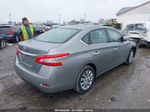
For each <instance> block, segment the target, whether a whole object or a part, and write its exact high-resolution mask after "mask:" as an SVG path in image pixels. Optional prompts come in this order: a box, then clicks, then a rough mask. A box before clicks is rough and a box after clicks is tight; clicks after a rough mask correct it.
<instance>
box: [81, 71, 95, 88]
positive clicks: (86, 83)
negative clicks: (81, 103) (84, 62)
mask: <svg viewBox="0 0 150 112" xmlns="http://www.w3.org/2000/svg"><path fill="white" fill-rule="evenodd" d="M93 79H94V75H93V72H92V71H91V70H86V71H84V72H83V73H82V76H81V80H80V86H81V89H83V90H87V89H89V88H90V87H91V85H92V83H93Z"/></svg>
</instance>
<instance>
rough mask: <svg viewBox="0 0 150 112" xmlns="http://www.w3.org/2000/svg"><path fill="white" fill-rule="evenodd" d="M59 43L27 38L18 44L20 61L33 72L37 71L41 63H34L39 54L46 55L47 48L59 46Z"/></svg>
mask: <svg viewBox="0 0 150 112" xmlns="http://www.w3.org/2000/svg"><path fill="white" fill-rule="evenodd" d="M60 46H61V44H55V43H47V42H42V41H37V40H34V39H32V40H27V41H24V42H20V43H19V44H18V49H19V52H20V53H19V60H20V63H21V64H22V65H23V66H24V67H25V68H27V69H29V70H31V71H33V72H39V70H40V68H41V65H40V64H38V63H35V62H34V61H35V59H36V57H37V56H39V55H46V54H47V53H48V52H49V50H51V49H54V48H56V47H60Z"/></svg>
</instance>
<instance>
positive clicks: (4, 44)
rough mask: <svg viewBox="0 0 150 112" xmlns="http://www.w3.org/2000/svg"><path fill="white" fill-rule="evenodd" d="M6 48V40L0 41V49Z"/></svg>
mask: <svg viewBox="0 0 150 112" xmlns="http://www.w3.org/2000/svg"><path fill="white" fill-rule="evenodd" d="M5 47H6V40H1V42H0V48H1V49H3V48H5Z"/></svg>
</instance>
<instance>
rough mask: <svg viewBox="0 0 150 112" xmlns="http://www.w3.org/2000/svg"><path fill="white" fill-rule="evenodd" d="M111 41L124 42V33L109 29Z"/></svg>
mask: <svg viewBox="0 0 150 112" xmlns="http://www.w3.org/2000/svg"><path fill="white" fill-rule="evenodd" d="M108 34H109V37H110V41H111V42H122V35H121V34H119V33H118V32H116V31H114V30H108Z"/></svg>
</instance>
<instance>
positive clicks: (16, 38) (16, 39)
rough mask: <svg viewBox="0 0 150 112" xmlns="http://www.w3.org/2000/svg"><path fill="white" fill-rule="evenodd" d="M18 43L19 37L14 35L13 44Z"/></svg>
mask: <svg viewBox="0 0 150 112" xmlns="http://www.w3.org/2000/svg"><path fill="white" fill-rule="evenodd" d="M18 42H19V37H18V36H17V35H16V36H15V43H18Z"/></svg>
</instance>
